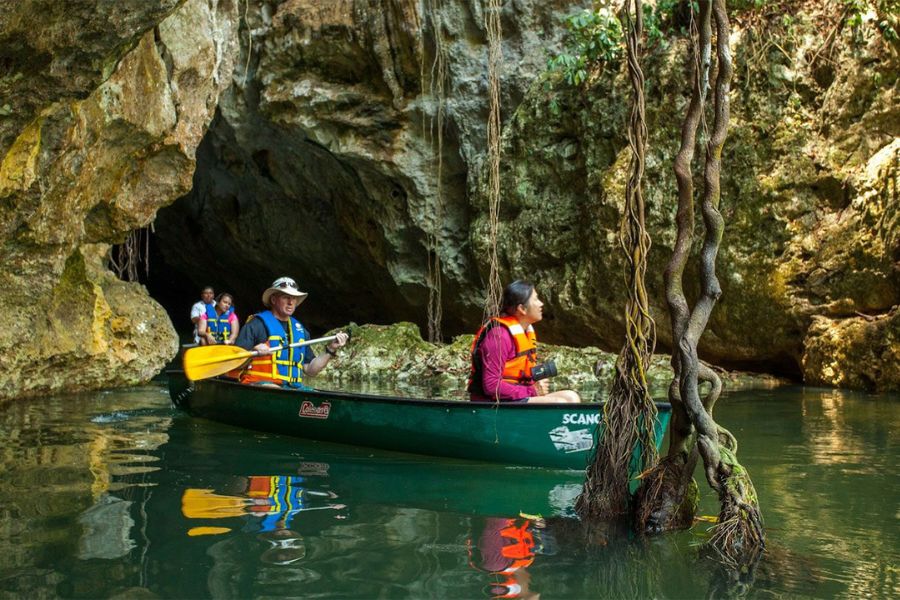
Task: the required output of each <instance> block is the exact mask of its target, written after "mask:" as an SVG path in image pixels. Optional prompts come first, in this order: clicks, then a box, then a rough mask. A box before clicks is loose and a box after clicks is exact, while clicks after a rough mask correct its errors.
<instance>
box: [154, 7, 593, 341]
mask: <svg viewBox="0 0 900 600" xmlns="http://www.w3.org/2000/svg"><path fill="white" fill-rule="evenodd" d="M587 4H589V2H573V1H571V0H554V1H550V2H548V1H546V0H517V1H516V2H510V3H505V5H504V10H503V17H504V20H503V26H504V40H505V41H504V61H505V62H506V64H507V65H508V67H507V71H506V73H505V79H504V88H503V96H504V97H503V102H504V105H505V106H506V107H508V110H509V111H510V112H511V111H512V107H514V106H515V105H517V104H518V103H519V102H520V101H521V99H522V98H523V97H524V95H525V93H526V91H527V89H528V86H529V85H530V84H531V82H532V81H533V80H534V79H535V77H537V76H538V75H539V73H540V72H541V71H542V70H543V67H544V63H545V60H546V56H545V53H544V49H545V48H553V47H556V46H557V45H558V40H559V38H560V36H561V32H562V28H561V22H562V19H563V18H564V17H565V16H566V15H567V14H569V13H570V12H571V11H572V10H575V9H577V8H578V7H579V6H582V5H587ZM483 5H484V2H482V1H481V0H448V1H440V2H438V1H434V2H423V1H422V0H376V1H371V0H334V1H331V2H321V1H318V0H289V1H283V2H267V3H255V2H250V3H249V5H248V12H247V21H248V23H249V31H247V30H242V33H241V36H242V37H241V45H242V51H243V55H242V57H241V61H240V63H239V64H238V65H237V68H238V75H237V76H236V77H235V85H234V86H233V87H232V88H231V89H230V90H228V92H227V93H226V94H225V95H224V96H223V98H222V101H221V103H220V106H219V114H218V116H217V118H216V120H215V122H214V123H213V125H212V126H211V128H210V132H209V135H208V136H207V139H206V140H205V141H204V143H203V145H202V146H201V148H200V151H199V165H200V166H199V168H198V172H197V176H196V178H195V185H194V189H193V190H192V191H191V193H190V194H189V195H188V196H187V197H186V198H185V199H184V200H182V201H180V202H179V203H178V204H177V205H176V206H173V207H172V208H171V209H170V210H166V211H162V212H161V213H160V215H159V219H158V222H157V229H156V230H157V232H158V237H159V240H160V247H161V253H162V255H163V261H161V262H160V264H163V262H164V264H165V268H166V269H172V270H180V271H181V272H182V273H184V274H186V276H187V278H188V279H189V280H190V282H191V283H190V287H188V288H187V289H192V288H194V287H198V286H202V285H204V284H205V283H206V282H212V283H214V284H215V285H217V286H218V287H219V288H220V289H228V290H229V291H231V292H232V293H234V294H235V296H236V298H237V301H238V307H239V310H241V311H242V312H243V314H246V313H247V312H250V311H255V310H257V308H258V299H259V294H260V290H261V289H263V288H264V287H265V286H266V285H268V283H269V282H271V281H272V279H274V278H275V277H276V276H278V275H280V274H285V273H290V274H291V275H292V276H294V277H295V278H297V280H298V281H299V282H300V283H301V285H302V286H303V287H304V288H305V289H307V290H308V291H309V292H310V297H309V300H307V301H306V303H305V304H304V306H303V316H304V319H305V320H306V322H307V324H312V325H317V324H320V325H321V324H331V323H333V324H336V323H338V322H344V321H345V320H346V318H347V317H352V318H353V319H354V320H357V321H359V322H377V323H388V322H392V321H398V320H414V321H417V322H418V323H423V322H424V318H425V309H424V307H425V303H426V299H427V293H428V292H427V290H426V285H425V282H426V274H427V269H428V256H429V255H428V250H427V232H429V231H431V230H433V229H435V228H437V229H439V230H440V239H441V243H440V250H439V253H440V256H441V259H442V263H443V267H442V271H443V278H442V279H443V285H444V289H443V296H444V298H445V302H444V305H443V306H444V318H445V329H446V331H447V332H458V331H463V330H467V329H469V328H470V327H471V326H472V325H473V319H477V315H479V314H481V294H482V292H481V289H480V288H481V284H480V281H479V270H480V269H481V268H482V266H481V265H480V263H479V258H478V257H477V256H476V255H474V254H473V252H472V250H471V247H470V241H469V238H470V222H471V219H472V217H473V214H472V208H471V207H470V205H469V204H468V201H467V198H468V196H469V194H470V190H471V179H472V178H473V177H474V175H475V173H476V172H477V168H478V167H479V165H480V164H481V161H482V160H483V154H484V137H485V134H484V130H485V124H486V122H487V96H486V90H487V54H486V45H485V43H486V34H485V32H484V26H483V22H484V15H483ZM424 7H428V12H427V13H423V8H424ZM248 36H249V37H248ZM436 40H440V42H439V43H440V44H441V45H442V46H443V47H444V48H445V49H446V55H447V62H446V68H447V77H446V80H445V85H446V102H445V104H444V105H443V108H442V109H440V110H442V111H443V113H444V114H445V115H446V128H445V132H444V143H443V152H442V154H441V157H442V159H441V163H442V164H441V169H442V178H441V185H442V188H443V197H444V203H443V204H444V206H443V211H442V212H443V214H442V216H441V217H437V216H436V215H437V212H438V208H437V203H438V201H437V192H436V190H437V185H438V181H437V179H438V178H437V159H436V153H437V143H436V140H435V138H436V134H435V132H434V127H436V115H437V111H438V110H439V105H438V102H437V100H436V99H435V97H434V96H433V95H432V94H430V93H427V92H428V91H429V90H431V89H433V87H434V83H435V78H436V75H435V74H433V73H432V69H433V66H434V60H435V52H436V51H437V49H438V46H437V43H438V42H437V41H436ZM423 90H425V91H426V93H423ZM197 256H202V257H203V260H204V261H208V262H205V263H204V264H203V265H198V264H197V263H196V261H195V259H194V257H197ZM160 276H161V277H165V276H166V274H164V273H160ZM160 293H161V294H165V293H166V291H165V290H164V289H161V290H160ZM176 300H177V299H176V298H173V299H172V305H173V309H174V307H175V306H176V305H175V301H176ZM180 301H181V303H182V305H183V304H184V292H183V293H182V296H181V300H180ZM178 310H180V311H185V308H183V307H182V308H179V309H178Z"/></svg>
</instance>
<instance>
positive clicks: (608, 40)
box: [547, 8, 623, 86]
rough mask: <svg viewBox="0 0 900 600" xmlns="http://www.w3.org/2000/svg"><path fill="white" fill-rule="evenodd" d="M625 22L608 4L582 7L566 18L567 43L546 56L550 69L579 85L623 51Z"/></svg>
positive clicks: (572, 83)
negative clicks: (622, 21) (623, 26)
mask: <svg viewBox="0 0 900 600" xmlns="http://www.w3.org/2000/svg"><path fill="white" fill-rule="evenodd" d="M622 39H623V32H622V24H621V23H620V22H619V19H618V18H617V17H616V15H615V14H614V13H613V12H612V11H611V10H610V9H607V8H600V9H597V10H583V11H581V12H580V13H576V14H574V15H572V16H570V17H569V18H568V19H566V37H565V47H564V50H563V52H562V53H560V54H558V55H556V56H553V57H551V58H550V59H548V60H547V69H548V70H549V71H556V72H559V73H560V74H561V75H562V78H563V80H564V81H565V82H566V83H567V84H569V85H571V86H579V85H581V84H582V83H584V82H585V81H587V80H588V77H589V75H590V74H591V73H592V72H594V71H596V70H598V69H599V68H600V67H602V66H603V64H605V63H610V62H614V61H616V60H617V59H618V58H619V56H621V54H622Z"/></svg>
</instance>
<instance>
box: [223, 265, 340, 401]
mask: <svg viewBox="0 0 900 600" xmlns="http://www.w3.org/2000/svg"><path fill="white" fill-rule="evenodd" d="M306 296H307V294H306V292H301V291H300V290H298V289H297V283H296V282H295V281H294V280H293V279H291V278H290V277H279V278H278V279H276V280H275V281H274V283H272V285H271V286H270V287H269V288H268V289H266V291H264V292H263V295H262V301H263V304H264V305H265V306H266V308H268V310H265V311H263V312H261V313H259V314H256V315H253V316H251V317H250V318H249V319H248V320H247V323H246V324H244V326H243V327H242V328H241V332H240V333H239V334H238V337H237V339H236V340H235V342H234V343H235V345H236V346H240V347H241V348H244V349H245V350H255V351H256V352H259V356H256V357H254V358H253V359H252V360H251V361H250V363H249V364H248V365H247V366H245V367H244V368H243V370H242V371H241V372H240V373H239V379H240V381H241V383H250V384H257V385H277V386H282V387H292V388H302V387H303V380H304V378H305V377H315V376H316V374H318V373H319V371H321V370H322V369H324V368H325V366H326V365H327V364H328V361H330V360H331V358H332V357H334V356H337V351H338V350H340V349H341V348H342V347H343V346H344V344H346V343H347V339H348V336H347V334H346V333H344V332H340V333H338V334H337V335H336V336H335V339H334V340H332V341H331V342H329V343H328V345H327V346H325V353H324V354H322V355H320V356H316V354H315V353H314V352H313V351H312V348H310V347H309V346H300V347H295V348H290V347H288V346H290V345H291V344H295V343H297V342H300V341H303V340H307V339H309V334H308V333H307V331H306V329H305V328H304V327H303V325H301V324H300V321H298V320H297V319H295V318H294V317H293V314H294V311H295V310H297V306H299V305H300V303H301V302H303V300H305V299H306ZM278 346H281V347H282V349H281V350H279V351H277V352H276V353H274V354H273V353H272V348H275V347H278Z"/></svg>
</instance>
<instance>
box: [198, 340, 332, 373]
mask: <svg viewBox="0 0 900 600" xmlns="http://www.w3.org/2000/svg"><path fill="white" fill-rule="evenodd" d="M336 339H337V336H336V335H330V336H328V337H323V338H316V339H314V340H302V341H300V342H294V343H293V344H289V345H287V346H275V347H274V348H272V350H271V354H274V353H276V352H280V351H281V350H284V349H285V348H300V347H302V346H309V345H311V344H319V343H321V342H330V341H332V340H336ZM260 354H261V353H260V352H259V351H258V350H247V353H246V354H244V353H240V354H233V355H231V356H213V357H211V358H207V359H200V360H196V361H193V363H192V364H193V365H194V366H197V367H202V366H205V365H212V364H215V363H218V362H225V361H231V360H238V359H240V360H242V361H245V360H247V359H248V358H253V357H255V356H259V355H260Z"/></svg>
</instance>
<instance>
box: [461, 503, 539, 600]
mask: <svg viewBox="0 0 900 600" xmlns="http://www.w3.org/2000/svg"><path fill="white" fill-rule="evenodd" d="M468 547H469V565H470V566H472V567H474V568H475V569H477V570H479V571H485V572H487V573H488V574H489V576H490V583H488V585H487V586H485V590H484V591H485V594H486V595H488V596H490V597H491V598H524V599H530V600H536V599H537V598H540V594H538V593H536V592H533V591H531V589H530V583H531V575H530V574H529V573H528V569H527V567H529V566H530V565H531V564H532V563H533V562H534V560H535V557H536V555H538V554H555V543H554V540H553V536H552V535H551V534H550V532H548V531H547V530H546V529H545V523H544V520H543V519H541V518H539V517H534V518H526V517H525V516H524V515H523V516H520V517H519V518H515V519H513V518H503V517H488V518H486V519H484V527H483V529H482V530H481V532H480V535H479V536H478V538H477V543H476V545H475V548H474V549H473V548H472V540H471V539H470V540H469V542H468Z"/></svg>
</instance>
